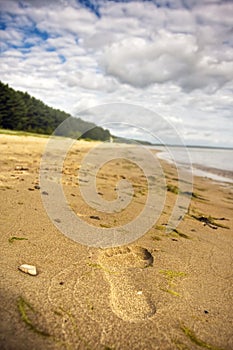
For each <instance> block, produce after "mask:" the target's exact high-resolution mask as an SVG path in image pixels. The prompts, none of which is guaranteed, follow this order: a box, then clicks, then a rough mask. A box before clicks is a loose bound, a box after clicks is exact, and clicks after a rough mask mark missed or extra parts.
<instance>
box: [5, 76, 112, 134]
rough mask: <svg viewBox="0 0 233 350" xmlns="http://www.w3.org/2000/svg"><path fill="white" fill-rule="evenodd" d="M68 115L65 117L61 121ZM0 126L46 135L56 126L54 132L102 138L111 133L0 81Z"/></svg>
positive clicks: (52, 131)
mask: <svg viewBox="0 0 233 350" xmlns="http://www.w3.org/2000/svg"><path fill="white" fill-rule="evenodd" d="M67 118H69V119H68V121H67V122H66V123H63V124H62V122H64V121H65V120H66V119H67ZM58 126H59V128H58V129H57V127H58ZM0 128H1V129H9V130H22V131H27V132H35V133H38V134H48V135H50V134H52V133H54V131H55V130H56V129H57V130H56V131H55V134H56V135H62V136H69V137H72V138H84V139H91V140H101V141H106V140H109V139H110V136H111V135H110V132H109V130H107V129H103V128H102V127H99V126H96V124H94V123H90V122H86V121H84V120H82V119H81V118H74V117H72V116H71V115H70V114H68V113H66V112H63V111H61V110H59V109H54V108H52V107H49V106H47V105H46V104H44V103H43V102H42V101H40V100H38V99H36V98H35V97H32V96H30V95H29V94H28V93H27V92H22V91H16V90H14V89H13V88H11V87H9V86H8V84H4V83H2V82H1V81H0Z"/></svg>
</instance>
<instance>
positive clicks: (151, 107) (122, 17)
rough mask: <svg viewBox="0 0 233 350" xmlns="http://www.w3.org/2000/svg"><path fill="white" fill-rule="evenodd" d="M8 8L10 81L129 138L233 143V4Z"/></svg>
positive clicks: (157, 1) (105, 1)
mask: <svg viewBox="0 0 233 350" xmlns="http://www.w3.org/2000/svg"><path fill="white" fill-rule="evenodd" d="M0 12H1V15H0V41H1V51H0V67H1V69H0V71H1V74H0V80H1V81H3V82H4V83H8V84H9V85H10V86H12V87H13V88H15V89H17V90H21V91H27V92H28V93H30V94H31V95H33V96H35V97H36V98H39V99H40V100H42V101H43V102H45V103H46V104H48V105H49V106H52V107H54V108H58V109H61V110H64V111H66V112H68V113H70V114H72V115H73V116H81V117H82V118H83V119H85V120H90V121H94V122H95V123H97V124H99V125H103V126H104V125H106V127H108V128H109V129H110V130H111V131H112V132H114V133H115V134H118V135H119V136H125V137H132V138H139V139H140V138H142V139H147V140H148V141H151V142H154V141H155V142H156V141H157V140H159V139H161V138H162V139H163V141H164V142H168V143H176V141H177V140H178V139H179V140H182V142H183V143H185V144H187V145H210V146H224V147H233V137H232V135H233V115H232V102H233V97H232V96H233V91H232V90H233V1H231V0H225V1H224V0H222V1H220V0H144V1H143V0H141V1H131V0H125V1H123V0H122V1H121V0H99V1H98V0H79V1H78V0H56V1H55V0H50V1H47V0H31V1H30V0H21V1H16V0H7V1H5V0H0ZM117 104H118V107H117V108H116V106H117ZM99 106H104V107H99ZM131 106H132V108H131ZM114 112H115V113H114ZM166 130H168V133H167V136H166ZM161 135H163V136H161Z"/></svg>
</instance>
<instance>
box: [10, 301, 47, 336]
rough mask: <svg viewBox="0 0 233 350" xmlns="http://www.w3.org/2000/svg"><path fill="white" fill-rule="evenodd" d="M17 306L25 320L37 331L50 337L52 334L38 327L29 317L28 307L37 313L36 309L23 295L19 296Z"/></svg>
mask: <svg viewBox="0 0 233 350" xmlns="http://www.w3.org/2000/svg"><path fill="white" fill-rule="evenodd" d="M17 307H18V310H19V313H20V316H21V319H22V320H23V322H24V323H25V324H26V325H27V326H28V327H29V328H30V329H31V330H33V331H34V332H35V333H37V334H40V335H43V336H45V337H50V334H49V333H47V332H45V331H42V330H40V329H38V328H37V327H36V326H35V325H34V324H33V323H32V321H31V320H30V318H29V317H28V314H27V311H26V309H29V310H31V311H32V312H33V313H34V314H35V313H36V311H35V309H34V308H33V307H32V305H31V304H29V303H28V302H27V301H26V300H24V299H23V297H19V299H18V302H17Z"/></svg>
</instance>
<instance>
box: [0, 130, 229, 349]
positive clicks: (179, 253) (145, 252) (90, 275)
mask: <svg viewBox="0 0 233 350" xmlns="http://www.w3.org/2000/svg"><path fill="white" fill-rule="evenodd" d="M46 142H47V139H46V138H39V137H24V136H10V135H0V154H1V156H0V166H1V173H0V200H1V209H0V210H1V211H0V213H1V214H0V229H1V252H2V257H1V305H0V320H1V329H0V348H1V349H12V350H15V349H17V350H21V349H22V350H23V349H30V350H31V349H36V350H37V349H38V350H39V349H40V350H41V349H45V350H46V349H103V350H104V349H105V350H107V349H121V350H124V349H140V350H144V349H146V350H150V349H161V350H163V349H169V350H170V349H180V350H185V349H201V348H206V349H212V350H214V349H225V350H227V349H229V350H230V349H233V336H232V329H233V310H232V304H233V303H232V294H233V291H232V277H233V276H232V275H233V272H232V271H233V269H232V267H233V264H232V261H233V249H232V247H233V241H232V237H233V221H232V208H233V196H232V185H231V184H224V185H223V184H220V183H218V184H216V183H214V182H212V181H211V180H207V179H204V178H199V177H196V178H195V182H194V193H195V197H193V198H192V202H191V205H190V208H189V212H188V213H187V214H186V215H185V217H184V220H182V222H180V224H179V226H178V227H177V230H176V231H174V232H172V233H170V234H167V233H165V229H166V226H165V224H166V223H167V220H168V217H169V213H171V210H172V208H173V206H174V203H175V199H176V196H177V195H176V194H175V193H173V192H172V191H169V192H167V197H166V203H165V207H164V211H163V214H162V216H161V218H160V219H159V221H158V222H157V223H156V224H155V225H154V226H153V227H152V228H151V229H150V230H149V231H148V232H147V233H146V234H145V235H144V236H143V237H141V238H140V239H138V240H137V241H136V242H134V243H132V244H129V245H128V246H124V247H118V248H117V247H116V248H109V249H97V248H91V247H87V246H83V245H81V244H79V243H77V242H74V241H72V240H70V239H69V238H67V237H66V236H65V235H63V234H62V233H61V232H60V231H59V230H58V229H57V228H56V227H55V226H54V224H53V222H52V221H51V220H50V218H49V217H48V216H47V214H46V211H45V209H44V207H43V204H42V199H41V191H40V189H38V188H37V185H38V181H39V166H40V159H41V155H42V153H43V151H44V147H45V145H46ZM94 145H95V143H88V142H79V143H77V145H76V146H75V147H76V148H75V149H74V150H72V152H70V158H69V157H68V158H67V160H66V162H65V164H64V169H63V185H64V191H65V194H66V197H67V200H68V202H69V204H70V206H71V207H72V209H73V210H74V212H75V213H77V214H78V215H79V217H81V218H82V219H83V220H85V221H86V222H88V223H90V224H91V225H94V226H97V227H102V228H108V227H112V226H114V225H121V224H124V223H126V222H127V221H130V220H132V219H133V218H134V217H135V215H138V214H139V213H140V211H141V210H142V208H143V206H144V205H145V198H146V194H147V189H146V180H145V178H144V177H143V174H142V171H141V170H140V169H138V168H137V167H135V166H134V165H133V164H131V163H129V162H128V163H127V162H126V161H122V162H121V161H119V160H118V161H117V162H116V161H115V163H114V162H113V163H112V164H110V163H109V164H107V165H106V166H105V167H104V168H103V169H102V170H101V171H100V173H99V175H98V179H97V188H98V192H99V195H100V196H102V197H103V198H105V199H107V200H112V199H115V198H116V193H115V192H114V187H115V185H116V183H117V181H119V180H120V179H122V178H127V179H128V180H129V181H131V182H132V183H134V185H135V186H134V190H135V195H134V200H133V201H132V203H131V204H130V205H129V206H128V207H127V208H126V210H125V211H124V212H123V213H120V214H119V213H114V215H110V214H106V213H102V212H98V211H96V210H93V209H91V208H90V207H89V206H88V205H87V204H86V203H85V201H84V200H82V198H81V196H80V192H79V188H78V186H77V185H76V182H75V179H76V175H77V171H78V168H79V162H81V159H82V157H83V155H84V154H85V153H87V152H88V150H89V149H90V148H91V147H93V146H94ZM72 157H73V158H72ZM74 159H75V161H74ZM163 167H164V170H165V173H166V181H167V184H168V185H169V186H170V189H172V188H174V187H171V185H173V186H175V185H177V174H176V170H175V168H174V167H173V166H172V165H170V164H167V163H163ZM48 195H49V194H48ZM42 196H43V195H42ZM202 216H203V217H205V218H206V217H209V216H211V217H212V218H213V217H214V218H218V219H222V220H214V221H213V220H210V221H207V220H206V219H204V218H203V217H202ZM57 219H59V213H58V218H57ZM198 219H200V220H198ZM205 221H206V222H205ZM222 226H223V227H222ZM77 230H78V227H77ZM14 237H15V238H21V239H20V240H19V239H15V238H14ZM22 238H24V239H22ZM21 264H31V265H35V266H36V267H37V269H38V275H37V276H30V275H27V274H25V273H23V272H21V271H19V270H18V267H19V266H20V265H21Z"/></svg>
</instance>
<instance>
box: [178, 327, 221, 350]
mask: <svg viewBox="0 0 233 350" xmlns="http://www.w3.org/2000/svg"><path fill="white" fill-rule="evenodd" d="M180 328H181V330H182V331H183V332H184V334H185V335H186V336H187V337H188V338H189V339H190V340H191V341H192V342H193V343H195V344H196V345H198V346H201V347H203V348H206V349H209V350H223V349H222V348H218V347H216V346H213V345H211V344H208V343H206V342H205V341H203V340H201V339H199V338H198V337H197V336H196V334H195V333H194V332H193V331H192V330H191V329H190V328H188V327H186V326H185V325H181V326H180Z"/></svg>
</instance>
